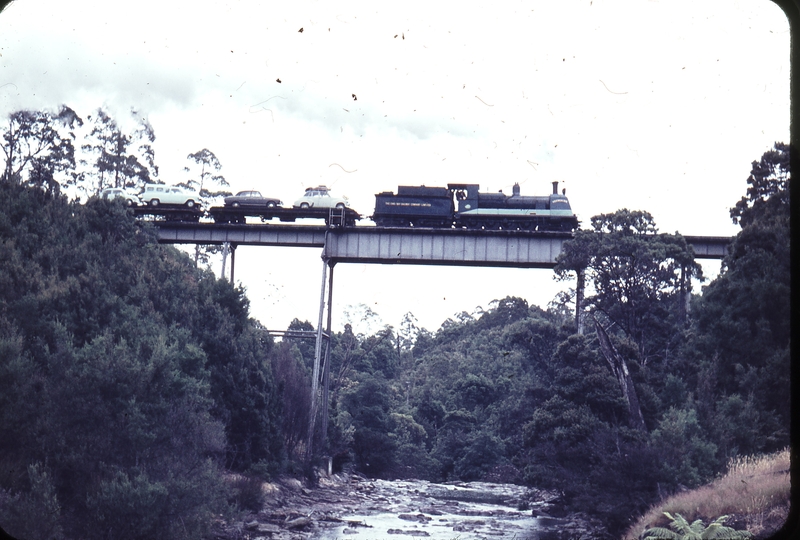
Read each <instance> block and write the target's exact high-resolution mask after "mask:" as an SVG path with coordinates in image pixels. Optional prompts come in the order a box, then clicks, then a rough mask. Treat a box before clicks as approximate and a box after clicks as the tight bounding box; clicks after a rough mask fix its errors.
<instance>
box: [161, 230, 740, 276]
mask: <svg viewBox="0 0 800 540" xmlns="http://www.w3.org/2000/svg"><path fill="white" fill-rule="evenodd" d="M155 225H156V226H157V228H158V237H159V241H161V242H163V243H173V244H181V243H184V244H222V243H225V242H229V243H231V244H233V245H252V246H289V247H316V248H324V250H323V254H322V255H323V257H325V258H327V259H328V260H329V261H331V262H332V263H336V262H354V263H377V264H433V265H452V266H500V267H516V268H552V267H553V266H554V265H555V261H556V257H558V254H559V253H561V249H562V246H563V244H564V242H565V241H567V240H569V239H570V238H572V234H571V233H555V232H528V231H480V230H478V231H475V230H465V229H422V228H418V229H414V228H402V229H401V228H389V227H368V226H359V227H348V228H343V229H337V228H326V227H324V226H309V225H280V224H236V225H233V224H214V223H178V222H176V223H172V222H156V223H155ZM686 239H687V240H688V242H689V243H690V244H691V245H692V247H693V248H694V250H695V254H696V257H697V258H699V259H721V258H722V257H723V256H724V255H725V253H726V252H727V246H728V244H729V243H730V241H731V238H729V237H713V236H687V237H686Z"/></svg>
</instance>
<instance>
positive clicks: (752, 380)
mask: <svg viewBox="0 0 800 540" xmlns="http://www.w3.org/2000/svg"><path fill="white" fill-rule="evenodd" d="M93 122H96V123H97V124H96V125H104V126H112V127H114V128H115V129H116V131H114V130H111V131H109V132H107V133H106V134H105V135H103V134H102V133H100V132H94V131H92V130H84V131H85V132H86V137H94V139H92V140H94V141H95V142H97V141H98V140H106V141H112V142H113V141H117V143H118V144H116V145H114V144H111V142H109V143H108V145H107V146H105V147H102V148H101V147H100V146H99V145H98V144H90V143H89V142H86V141H87V140H89V139H83V140H82V139H81V137H80V135H79V130H78V126H82V125H83V120H82V119H80V118H79V117H78V115H77V114H75V113H74V111H71V110H70V109H68V108H66V107H62V108H61V109H60V111H59V112H58V113H49V112H38V111H19V112H18V113H14V114H13V115H11V117H10V118H9V121H8V123H7V124H6V128H5V129H4V131H3V140H2V148H3V151H4V154H5V158H6V165H5V168H4V172H3V174H2V176H0V425H2V426H3V432H4V433H3V437H2V438H0V525H2V527H3V528H4V529H5V530H7V531H8V532H9V533H11V534H13V535H15V536H18V537H19V538H25V539H31V540H33V539H60V538H67V539H72V538H86V539H92V538H97V539H101V538H102V539H111V538H113V539H128V538H130V539H138V538H142V539H143V538H155V537H158V538H176V539H177V538H201V537H203V536H204V535H205V534H207V533H208V531H209V530H210V524H211V523H212V521H213V520H215V519H219V518H220V517H222V518H224V517H226V516H232V515H234V514H235V513H236V512H237V511H240V510H242V509H245V508H248V507H249V508H251V509H252V508H257V505H258V497H257V495H254V492H255V493H257V492H258V490H253V487H252V486H253V484H254V483H255V484H257V483H258V482H260V481H261V480H263V479H268V478H270V477H274V476H275V475H279V474H301V473H303V471H304V470H303V461H304V457H305V445H306V435H307V432H308V422H309V403H310V392H311V377H312V375H311V373H312V365H313V359H314V343H313V341H307V340H302V339H295V338H285V339H283V340H282V341H281V342H279V343H275V342H273V340H272V338H271V337H270V336H269V335H267V333H266V331H265V330H264V328H263V327H262V326H261V325H260V324H259V323H258V322H257V321H255V320H253V319H252V318H251V317H250V314H249V311H248V300H247V298H246V295H245V292H244V290H243V289H242V288H241V287H235V286H233V285H231V284H230V283H229V282H227V281H226V280H224V279H218V278H216V277H215V276H214V275H213V274H212V273H211V272H210V271H209V270H207V269H203V268H198V259H197V258H194V257H190V256H188V255H187V254H185V253H183V252H181V251H179V250H177V249H175V248H172V247H168V246H163V245H159V244H158V243H157V242H156V238H155V234H154V230H153V229H152V227H151V226H150V225H148V224H146V223H139V222H137V221H136V220H135V219H134V218H133V216H132V215H131V214H130V213H129V211H128V210H126V209H125V208H124V207H123V205H122V204H121V203H120V202H113V201H112V202H109V201H105V200H99V199H98V198H97V197H96V196H95V195H96V194H97V193H98V192H99V190H100V189H101V188H102V187H108V186H109V185H118V186H127V187H131V188H135V187H136V186H138V185H140V184H141V183H142V182H143V181H144V178H145V176H146V178H147V180H148V181H157V179H156V178H157V177H156V171H157V168H156V167H155V156H154V155H153V153H152V148H151V147H150V146H149V145H148V144H147V141H150V142H152V140H153V138H154V137H155V135H154V133H153V132H152V128H149V129H143V127H146V126H147V124H146V122H142V123H140V124H139V126H140V128H139V129H138V131H137V132H136V133H135V134H133V135H126V134H124V133H122V132H121V131H120V130H119V128H117V127H116V124H115V123H114V122H113V120H112V119H111V118H110V117H109V116H108V115H107V114H105V113H103V112H102V111H98V113H97V114H95V116H94V120H93ZM102 137H105V139H102ZM137 137H138V139H137ZM134 140H139V141H140V143H137V144H139V145H138V146H136V144H134V143H132V142H131V141H134ZM120 141H122V142H124V143H125V144H122V143H121V142H120ZM76 148H78V149H80V148H84V149H85V153H84V155H91V156H94V159H81V158H80V155H81V152H76ZM114 149H117V150H116V152H117V153H116V154H115V153H114V151H113V150H114ZM120 149H122V150H121V151H120ZM137 156H139V157H137ZM193 156H194V157H193ZM188 158H189V160H190V162H193V163H195V164H198V165H201V166H200V168H199V169H196V170H195V174H194V176H193V178H194V179H195V180H193V181H194V182H197V184H196V187H197V186H199V185H200V182H201V181H202V180H203V179H210V178H213V179H214V182H216V185H218V186H224V184H223V183H222V181H224V178H222V177H221V175H218V174H216V175H214V174H215V173H217V172H218V171H219V168H220V166H219V163H218V162H216V158H214V157H213V153H211V152H209V151H208V150H204V151H203V152H198V153H196V154H193V155H190V156H188ZM212 158H213V159H212ZM788 158H789V148H788V145H785V144H782V143H776V144H775V146H774V148H773V149H771V150H769V151H768V152H766V153H765V154H764V155H763V156H762V157H761V159H760V161H754V162H753V163H752V168H751V173H750V176H749V177H748V178H747V191H746V193H745V195H744V196H743V197H742V198H741V200H739V201H731V204H732V208H731V219H733V221H734V223H737V224H738V225H740V226H741V232H740V233H739V234H738V235H737V236H736V238H735V239H734V241H733V243H732V244H731V246H730V253H729V255H728V256H727V257H726V258H725V260H724V261H723V263H722V271H721V273H720V275H719V276H718V277H717V278H716V279H714V280H713V281H711V282H709V283H707V284H706V285H705V286H704V287H703V290H702V295H701V294H697V293H698V292H699V291H692V288H691V283H692V281H693V278H694V279H695V280H696V279H697V278H700V277H702V276H701V271H700V267H699V266H698V265H697V263H696V262H695V261H694V258H693V256H692V252H691V249H690V248H689V246H688V244H687V243H686V241H685V240H684V239H683V238H682V237H681V236H680V235H677V234H661V233H659V232H658V229H657V226H656V223H655V222H654V220H653V218H652V216H651V215H650V214H648V213H647V212H645V211H629V210H625V209H622V210H618V211H616V212H614V213H611V214H604V215H599V216H594V217H592V218H591V224H590V227H589V228H587V229H584V230H581V231H578V232H577V234H576V235H575V239H574V240H573V241H571V242H569V243H568V244H567V245H566V246H565V250H564V252H563V253H562V255H561V256H560V258H559V263H558V266H557V268H556V270H555V272H556V275H557V276H558V277H560V278H563V279H565V280H567V279H569V280H572V279H573V278H574V277H576V276H577V278H578V279H577V282H578V283H582V284H584V285H585V288H583V289H581V290H579V291H574V290H570V291H565V292H564V294H563V296H562V297H560V298H559V299H557V301H554V302H553V303H552V304H551V305H550V306H547V309H542V308H540V307H537V306H530V305H528V304H527V302H526V301H525V300H523V299H521V298H516V297H508V298H504V299H499V300H497V301H496V302H495V303H493V304H492V305H491V306H489V308H488V309H487V310H486V311H485V312H483V313H482V314H480V315H469V314H466V313H464V314H461V315H460V316H458V317H455V318H454V319H449V320H447V321H445V322H444V324H442V326H441V328H439V329H438V330H436V331H435V332H430V331H428V330H426V329H420V328H417V326H416V324H415V319H414V317H413V315H412V314H408V315H407V317H406V319H405V320H404V322H403V324H401V325H400V328H397V329H395V328H392V327H388V326H387V327H385V328H383V329H382V330H380V331H378V332H376V333H374V334H372V335H356V334H354V332H353V330H352V328H351V327H349V326H346V327H345V329H344V330H343V331H342V332H339V333H335V334H334V335H333V336H332V337H331V353H330V359H331V380H330V395H329V401H328V403H327V406H328V410H327V416H328V418H329V421H328V423H327V433H325V437H322V438H321V439H323V440H320V441H319V447H320V449H321V450H320V454H324V455H328V456H332V457H333V458H334V463H335V466H336V467H337V469H340V468H346V469H351V470H355V471H358V472H360V473H363V474H365V475H368V476H371V477H385V478H411V477H414V478H422V479H429V480H437V481H442V480H457V479H460V480H487V481H501V482H516V483H521V484H527V485H531V486H536V487H539V488H548V489H554V490H558V491H560V492H562V493H563V498H564V501H565V503H566V504H567V505H568V506H569V507H570V508H571V509H573V510H575V511H583V512H587V513H589V514H591V515H593V516H595V517H598V518H600V519H602V520H603V523H604V524H605V526H606V528H607V530H608V532H609V534H610V535H614V536H618V535H619V533H620V532H621V531H622V530H624V529H625V527H626V526H627V525H628V524H630V523H631V521H632V520H633V519H635V518H636V517H637V516H638V515H640V514H641V513H642V512H644V511H645V510H646V509H647V508H648V507H649V505H651V504H652V503H654V502H655V501H657V500H659V499H660V498H661V497H664V496H666V495H669V494H671V493H674V492H676V491H679V490H682V489H685V488H693V487H696V486H699V485H702V484H704V483H706V482H708V481H710V480H711V479H713V478H715V476H716V475H718V474H719V473H720V472H722V471H724V470H725V467H726V465H727V463H728V462H729V460H730V459H731V458H734V457H736V456H742V455H758V454H762V453H768V452H773V451H776V450H780V449H782V448H785V447H786V446H788V444H789V423H790V422H789V421H790V396H789V348H790V326H789V322H790V299H789V291H790V266H789V265H790V262H789V185H788V183H789V159H788ZM137 164H138V165H137ZM145 173H146V174H145ZM209 175H212V176H209ZM743 176H744V175H743ZM203 189H208V188H207V187H205V188H203ZM201 266H202V265H201ZM565 282H566V281H565ZM290 329H296V330H312V329H313V326H312V325H311V324H309V323H308V322H303V321H298V320H296V321H294V322H293V323H292V325H291V327H290Z"/></svg>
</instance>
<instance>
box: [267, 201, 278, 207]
mask: <svg viewBox="0 0 800 540" xmlns="http://www.w3.org/2000/svg"><path fill="white" fill-rule="evenodd" d="M276 206H277V205H276V204H275V201H269V202H268V203H267V208H275V207H276Z"/></svg>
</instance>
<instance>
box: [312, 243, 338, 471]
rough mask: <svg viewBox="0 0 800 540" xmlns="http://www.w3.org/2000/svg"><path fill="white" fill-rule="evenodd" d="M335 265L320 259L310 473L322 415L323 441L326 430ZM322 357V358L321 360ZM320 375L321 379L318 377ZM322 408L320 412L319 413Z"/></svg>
mask: <svg viewBox="0 0 800 540" xmlns="http://www.w3.org/2000/svg"><path fill="white" fill-rule="evenodd" d="M334 264H335V263H332V262H330V261H329V260H328V259H327V258H324V257H323V259H322V284H321V285H320V293H319V319H318V320H317V341H316V346H315V348H314V370H313V373H312V379H311V407H310V409H311V410H310V412H309V419H308V437H307V441H306V466H307V467H309V472H310V471H311V469H310V466H311V461H312V459H313V458H314V442H315V436H316V425H317V418H318V417H319V416H320V412H321V413H322V438H323V439H324V437H325V435H326V433H327V429H328V385H329V372H330V365H329V364H330V335H331V322H332V314H331V305H332V301H333V266H334ZM328 267H330V275H329V276H327V271H328ZM326 276H327V281H328V283H327V286H328V321H327V322H328V324H327V334H326V333H325V332H323V330H322V320H323V316H324V315H325V287H326ZM323 341H325V349H324V353H323ZM323 355H324V358H323ZM320 373H322V377H320ZM320 379H322V382H323V393H322V396H321V397H322V399H320V395H319V394H320V388H319V383H320ZM320 408H322V411H320Z"/></svg>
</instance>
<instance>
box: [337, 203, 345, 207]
mask: <svg viewBox="0 0 800 540" xmlns="http://www.w3.org/2000/svg"><path fill="white" fill-rule="evenodd" d="M336 208H344V203H336Z"/></svg>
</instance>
